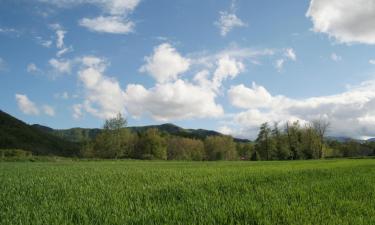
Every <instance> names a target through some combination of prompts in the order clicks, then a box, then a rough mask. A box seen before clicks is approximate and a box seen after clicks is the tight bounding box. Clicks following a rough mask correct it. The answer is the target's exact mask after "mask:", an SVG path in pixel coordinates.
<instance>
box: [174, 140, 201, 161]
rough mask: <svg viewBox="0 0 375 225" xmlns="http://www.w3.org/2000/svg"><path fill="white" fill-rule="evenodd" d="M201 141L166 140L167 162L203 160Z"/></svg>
mask: <svg viewBox="0 0 375 225" xmlns="http://www.w3.org/2000/svg"><path fill="white" fill-rule="evenodd" d="M204 158H205V152H204V144H203V141H201V140H197V139H190V138H181V137H171V138H169V139H168V160H196V161H197V160H203V159H204Z"/></svg>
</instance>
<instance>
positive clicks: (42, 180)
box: [0, 159, 375, 225]
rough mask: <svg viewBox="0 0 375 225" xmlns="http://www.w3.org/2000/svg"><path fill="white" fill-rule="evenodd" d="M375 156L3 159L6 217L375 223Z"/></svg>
mask: <svg viewBox="0 0 375 225" xmlns="http://www.w3.org/2000/svg"><path fill="white" fill-rule="evenodd" d="M374 191H375V160H373V159H360V160H348V159H343V160H317V161H293V162H290V161H288V162H158V161H77V162H75V161H61V162H2V163H1V162H0V209H1V210H0V224H50V225H52V224H340V225H344V224H375V217H374V215H375V194H374Z"/></svg>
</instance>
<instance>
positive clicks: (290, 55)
mask: <svg viewBox="0 0 375 225" xmlns="http://www.w3.org/2000/svg"><path fill="white" fill-rule="evenodd" d="M283 52H284V54H283V55H282V57H283V58H280V59H278V60H276V61H275V68H276V69H277V71H278V72H281V71H283V69H284V65H285V63H286V62H287V61H297V55H296V52H295V51H294V49H293V48H286V49H284V50H283Z"/></svg>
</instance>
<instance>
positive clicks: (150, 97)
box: [126, 80, 223, 121]
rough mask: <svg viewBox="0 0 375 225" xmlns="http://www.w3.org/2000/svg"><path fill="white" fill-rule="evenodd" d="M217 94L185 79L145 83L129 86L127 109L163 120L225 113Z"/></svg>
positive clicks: (214, 115) (134, 113)
mask: <svg viewBox="0 0 375 225" xmlns="http://www.w3.org/2000/svg"><path fill="white" fill-rule="evenodd" d="M215 97H216V95H215V93H214V92H212V91H209V90H206V89H204V88H202V87H200V86H197V85H194V84H191V83H189V82H187V81H183V80H177V81H175V82H170V83H163V84H156V86H155V87H152V88H150V89H145V88H144V87H143V86H142V85H128V87H127V89H126V102H127V109H128V110H129V112H130V113H131V114H132V115H134V116H136V117H139V116H142V115H145V114H146V115H147V114H148V115H150V116H151V117H152V118H154V119H155V120H160V121H168V120H172V119H189V118H207V117H218V116H221V115H223V108H222V106H221V105H218V104H216V103H215Z"/></svg>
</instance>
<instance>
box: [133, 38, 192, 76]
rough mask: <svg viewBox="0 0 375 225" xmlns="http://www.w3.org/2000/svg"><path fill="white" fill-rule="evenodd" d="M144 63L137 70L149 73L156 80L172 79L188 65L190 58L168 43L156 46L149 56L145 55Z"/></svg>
mask: <svg viewBox="0 0 375 225" xmlns="http://www.w3.org/2000/svg"><path fill="white" fill-rule="evenodd" d="M145 61H146V64H145V65H143V66H142V67H141V68H140V69H139V71H140V72H143V73H148V74H150V75H151V76H152V77H153V78H154V79H155V80H156V81H157V82H159V83H163V82H168V81H173V80H176V79H177V78H178V75H180V74H182V73H184V72H186V71H187V70H188V69H189V67H190V60H189V59H187V58H184V57H183V56H181V55H180V54H179V53H178V52H177V51H176V49H175V48H173V47H172V46H171V45H170V44H168V43H164V44H161V45H159V46H157V47H156V48H154V52H153V54H152V55H151V56H148V57H145Z"/></svg>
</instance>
